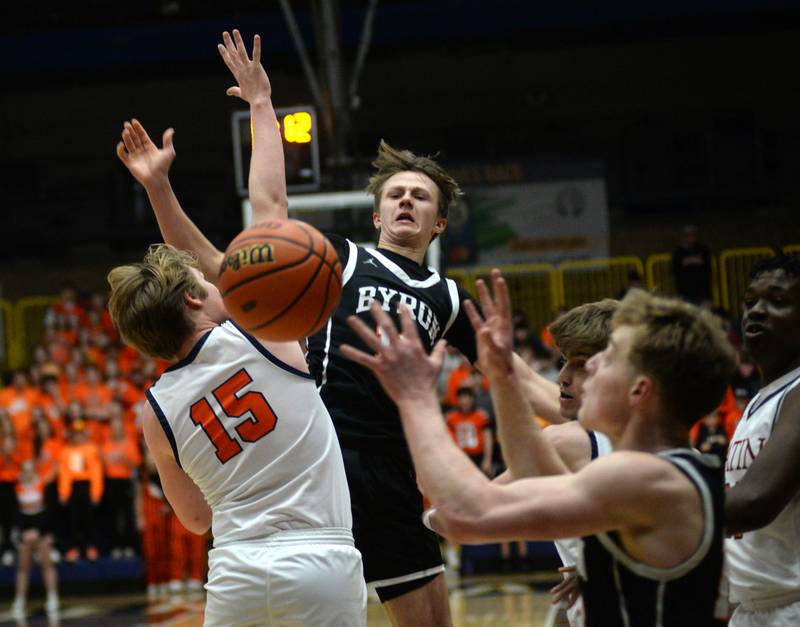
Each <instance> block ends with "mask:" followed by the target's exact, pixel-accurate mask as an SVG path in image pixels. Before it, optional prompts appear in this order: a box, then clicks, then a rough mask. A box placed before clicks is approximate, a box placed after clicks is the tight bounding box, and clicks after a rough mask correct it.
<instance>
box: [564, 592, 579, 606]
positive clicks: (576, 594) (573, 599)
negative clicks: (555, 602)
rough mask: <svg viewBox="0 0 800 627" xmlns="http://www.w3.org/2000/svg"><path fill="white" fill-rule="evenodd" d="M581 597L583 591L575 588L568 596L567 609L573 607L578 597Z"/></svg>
mask: <svg viewBox="0 0 800 627" xmlns="http://www.w3.org/2000/svg"><path fill="white" fill-rule="evenodd" d="M580 598H581V591H580V590H577V589H576V590H573V591H572V592H571V593H570V594H569V595H568V596H567V609H569V608H571V607H572V606H573V605H575V603H577V601H578V599H580Z"/></svg>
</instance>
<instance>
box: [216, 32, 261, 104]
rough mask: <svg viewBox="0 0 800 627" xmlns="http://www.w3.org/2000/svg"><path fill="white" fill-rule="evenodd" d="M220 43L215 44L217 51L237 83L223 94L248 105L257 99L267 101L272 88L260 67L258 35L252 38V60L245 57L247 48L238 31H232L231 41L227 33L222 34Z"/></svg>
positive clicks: (259, 40) (259, 41)
mask: <svg viewBox="0 0 800 627" xmlns="http://www.w3.org/2000/svg"><path fill="white" fill-rule="evenodd" d="M222 41H223V43H222V44H217V50H219V54H220V56H221V57H222V60H223V61H225V65H227V66H228V69H229V70H230V71H231V73H232V74H233V77H234V78H235V79H236V82H237V83H238V85H235V86H233V87H228V89H227V91H226V92H225V93H226V94H228V95H229V96H235V97H237V98H241V99H242V100H244V101H246V102H248V103H250V104H253V102H255V101H256V100H258V99H259V98H263V99H269V98H270V97H271V95H272V86H271V85H270V83H269V78H267V73H266V72H265V71H264V67H263V66H262V65H261V37H259V36H258V35H256V36H255V37H253V58H252V59H250V57H248V56H247V48H246V47H245V45H244V41H242V35H241V33H239V31H238V30H236V29H234V31H233V39H231V36H230V35H229V34H228V31H225V32H224V33H222Z"/></svg>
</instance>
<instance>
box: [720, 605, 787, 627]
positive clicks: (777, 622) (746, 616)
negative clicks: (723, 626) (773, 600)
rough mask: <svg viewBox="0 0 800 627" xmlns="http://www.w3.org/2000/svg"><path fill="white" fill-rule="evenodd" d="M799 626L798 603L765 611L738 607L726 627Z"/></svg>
mask: <svg viewBox="0 0 800 627" xmlns="http://www.w3.org/2000/svg"><path fill="white" fill-rule="evenodd" d="M798 625H800V601H795V602H794V603H790V604H789V605H781V606H779V607H772V608H769V609H765V610H756V609H745V608H744V607H743V606H741V605H740V606H738V607H737V608H736V609H735V610H734V612H733V616H731V621H730V622H729V623H728V627H797V626H798Z"/></svg>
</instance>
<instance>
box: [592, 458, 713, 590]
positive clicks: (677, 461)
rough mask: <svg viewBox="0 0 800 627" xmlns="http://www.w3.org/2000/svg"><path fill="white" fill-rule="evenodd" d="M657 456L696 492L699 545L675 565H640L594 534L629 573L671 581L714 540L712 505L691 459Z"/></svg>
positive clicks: (692, 565) (608, 538)
mask: <svg viewBox="0 0 800 627" xmlns="http://www.w3.org/2000/svg"><path fill="white" fill-rule="evenodd" d="M678 450H680V451H681V452H683V453H686V452H689V451H687V449H678ZM689 454H690V455H693V456H694V453H691V452H689ZM659 457H666V458H667V461H669V462H670V463H672V464H674V465H675V466H676V468H678V470H680V471H682V472H683V474H684V475H686V477H687V478H688V479H689V481H691V482H692V483H693V484H694V486H695V488H696V489H697V491H698V492H699V493H700V500H701V501H702V504H703V533H702V536H701V539H700V545H699V546H698V547H697V549H696V550H695V552H694V553H693V554H692V555H691V556H690V557H689V558H688V559H686V560H684V561H683V562H681V563H680V564H678V565H677V566H672V567H670V568H659V567H657V566H650V565H649V564H643V563H642V562H639V561H638V560H635V559H633V558H632V557H631V556H630V555H628V554H627V553H626V552H625V551H624V550H623V549H622V547H620V546H619V545H618V544H617V543H616V542H615V541H614V540H613V539H612V538H611V536H610V535H609V534H607V533H598V534H597V535H596V537H597V539H598V541H599V542H600V544H602V545H603V547H604V548H605V549H606V550H607V551H608V552H609V553H610V554H611V556H612V557H613V558H614V559H615V560H616V561H618V562H619V563H620V564H622V565H623V566H625V568H627V569H628V570H630V571H631V572H632V573H634V574H636V575H638V576H639V577H643V578H645V579H650V580H653V581H673V580H675V579H678V578H680V577H683V576H684V575H686V574H687V573H688V572H689V571H691V570H692V569H693V568H695V567H696V566H697V565H698V564H699V563H700V562H701V561H703V558H705V556H706V555H707V554H708V551H709V549H710V548H711V543H712V542H713V540H714V505H713V499H712V497H711V490H709V489H708V485H707V484H706V482H705V480H704V479H703V477H702V476H701V475H700V473H699V472H698V471H697V469H696V468H695V467H694V466H692V464H691V462H689V461H688V460H686V459H683V458H681V457H677V456H675V455H671V454H666V455H665V454H664V453H663V452H662V453H660V454H659ZM695 457H697V458H699V457H700V456H699V455H698V456H695ZM698 461H701V462H704V460H700V459H698Z"/></svg>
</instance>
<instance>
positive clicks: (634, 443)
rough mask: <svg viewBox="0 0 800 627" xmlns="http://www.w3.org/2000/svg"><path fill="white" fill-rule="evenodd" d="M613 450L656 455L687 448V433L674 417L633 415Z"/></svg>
mask: <svg viewBox="0 0 800 627" xmlns="http://www.w3.org/2000/svg"><path fill="white" fill-rule="evenodd" d="M612 444H613V446H614V450H617V449H619V450H629V451H642V452H644V453H658V452H659V451H664V450H667V449H672V448H685V447H687V446H689V432H688V431H687V429H686V428H685V427H683V426H681V424H680V423H676V421H675V419H674V417H672V416H664V415H649V416H648V415H643V414H634V415H633V416H631V419H630V421H629V422H628V424H627V426H626V427H625V430H624V431H623V432H622V434H621V435H620V437H619V440H617V441H616V442H615V441H614V439H613V438H612Z"/></svg>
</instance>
